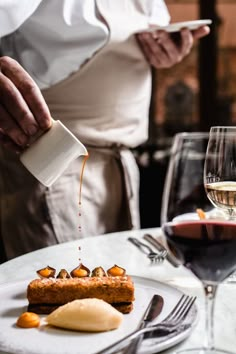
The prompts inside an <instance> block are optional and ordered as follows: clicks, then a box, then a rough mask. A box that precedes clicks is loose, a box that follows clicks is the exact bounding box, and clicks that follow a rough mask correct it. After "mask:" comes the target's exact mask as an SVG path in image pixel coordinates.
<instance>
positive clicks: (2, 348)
mask: <svg viewBox="0 0 236 354" xmlns="http://www.w3.org/2000/svg"><path fill="white" fill-rule="evenodd" d="M132 278H133V280H134V284H135V301H134V309H133V311H132V312H131V313H130V314H127V315H124V321H123V323H122V325H121V326H120V327H119V328H118V329H116V330H113V331H109V332H102V333H85V332H84V333H83V332H76V331H69V330H63V329H58V328H53V327H49V326H45V325H42V326H40V327H39V328H30V329H24V328H18V327H17V326H16V320H17V318H18V316H19V315H20V314H21V313H22V312H23V311H26V310H27V299H26V288H27V284H28V281H23V282H22V281H21V282H17V283H10V284H5V285H3V286H1V287H0V299H1V302H0V353H11V354H21V353H22V354H95V353H96V352H97V351H99V350H101V349H103V348H105V347H107V346H108V345H110V344H111V343H113V342H115V341H117V340H119V339H121V338H122V337H124V336H125V335H127V334H128V333H130V332H131V331H133V330H135V329H136V328H137V325H138V323H139V321H140V320H141V318H142V316H143V313H144V311H145V309H146V307H147V305H148V303H149V302H150V300H151V298H152V296H153V294H160V295H161V296H163V298H164V307H163V310H162V313H161V314H160V315H159V317H158V319H157V320H156V322H159V321H161V320H162V319H163V318H164V317H165V316H166V315H167V314H168V313H169V311H170V310H171V309H172V308H173V307H174V305H175V304H176V303H177V301H178V300H179V298H180V297H181V295H182V294H183V293H182V292H181V291H180V290H177V289H176V288H174V287H171V286H169V285H166V284H164V283H160V282H157V281H154V280H151V279H146V278H140V277H135V276H133V277H132ZM42 317H43V316H42ZM196 320H197V306H196V305H194V306H193V308H192V309H191V311H190V312H189V314H188V316H187V318H186V319H185V323H189V324H190V327H189V328H188V329H187V330H185V331H183V332H180V333H178V334H177V333H176V334H174V335H172V336H171V337H169V338H168V337H167V338H165V339H164V340H162V341H160V340H158V339H152V340H149V339H146V340H144V341H143V344H142V346H141V348H140V350H139V353H140V354H151V353H154V352H155V353H157V352H160V351H162V350H164V349H167V348H170V347H172V346H174V345H175V344H177V343H179V342H181V341H182V340H184V339H185V338H187V337H188V335H189V334H190V333H191V331H192V329H193V328H194V325H195V323H196Z"/></svg>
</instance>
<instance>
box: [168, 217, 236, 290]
mask: <svg viewBox="0 0 236 354" xmlns="http://www.w3.org/2000/svg"><path fill="white" fill-rule="evenodd" d="M163 231H164V233H165V235H166V240H167V243H168V246H169V248H170V250H171V251H172V252H173V253H174V255H175V256H176V257H177V258H178V259H179V260H180V261H181V262H182V263H183V264H184V265H185V267H186V268H188V269H190V270H191V271H192V272H193V273H194V274H195V275H196V276H197V277H198V278H199V279H200V280H201V281H202V282H203V283H204V282H206V283H207V284H209V283H213V284H215V283H216V284H218V283H220V282H222V281H224V280H225V279H226V278H227V277H228V276H229V275H230V274H231V273H232V272H233V271H234V270H236V223H232V222H227V221H220V220H213V219H212V220H211V219H208V220H207V219H206V220H198V221H191V220H189V221H182V222H169V223H166V224H164V225H163Z"/></svg>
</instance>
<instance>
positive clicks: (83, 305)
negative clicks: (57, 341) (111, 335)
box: [45, 298, 124, 332]
mask: <svg viewBox="0 0 236 354" xmlns="http://www.w3.org/2000/svg"><path fill="white" fill-rule="evenodd" d="M123 316H124V315H123V314H122V313H120V312H119V311H118V310H116V309H115V308H114V307H113V306H111V305H110V304H108V303H107V302H105V301H103V300H101V299H96V298H86V299H80V300H74V301H71V302H69V303H67V304H65V305H63V306H60V307H58V308H57V309H56V310H54V311H53V312H52V313H50V315H48V316H47V317H46V319H45V320H46V322H47V323H48V324H49V325H52V326H56V327H60V328H65V329H71V330H78V331H88V332H103V331H110V330H112V329H116V328H118V327H119V326H120V325H121V323H122V321H123Z"/></svg>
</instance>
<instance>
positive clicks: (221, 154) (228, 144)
mask: <svg viewBox="0 0 236 354" xmlns="http://www.w3.org/2000/svg"><path fill="white" fill-rule="evenodd" d="M204 184H205V189H206V193H207V197H208V198H209V200H210V201H211V203H212V204H213V205H214V206H215V207H216V208H218V209H219V210H222V211H223V212H224V213H225V215H226V218H227V219H229V220H234V219H236V127H223V126H222V127H221V126H219V127H212V128H211V129H210V134H209V143H208V147H207V152H206V162H205V168H204Z"/></svg>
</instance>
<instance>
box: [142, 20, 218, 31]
mask: <svg viewBox="0 0 236 354" xmlns="http://www.w3.org/2000/svg"><path fill="white" fill-rule="evenodd" d="M211 23H212V20H210V19H207V20H196V21H184V22H174V23H170V24H169V25H167V26H152V27H149V28H148V29H146V30H145V32H154V31H157V30H164V31H166V32H178V31H180V30H181V29H182V28H188V29H190V31H193V30H195V29H197V28H199V27H201V26H205V25H210V24H211Z"/></svg>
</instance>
